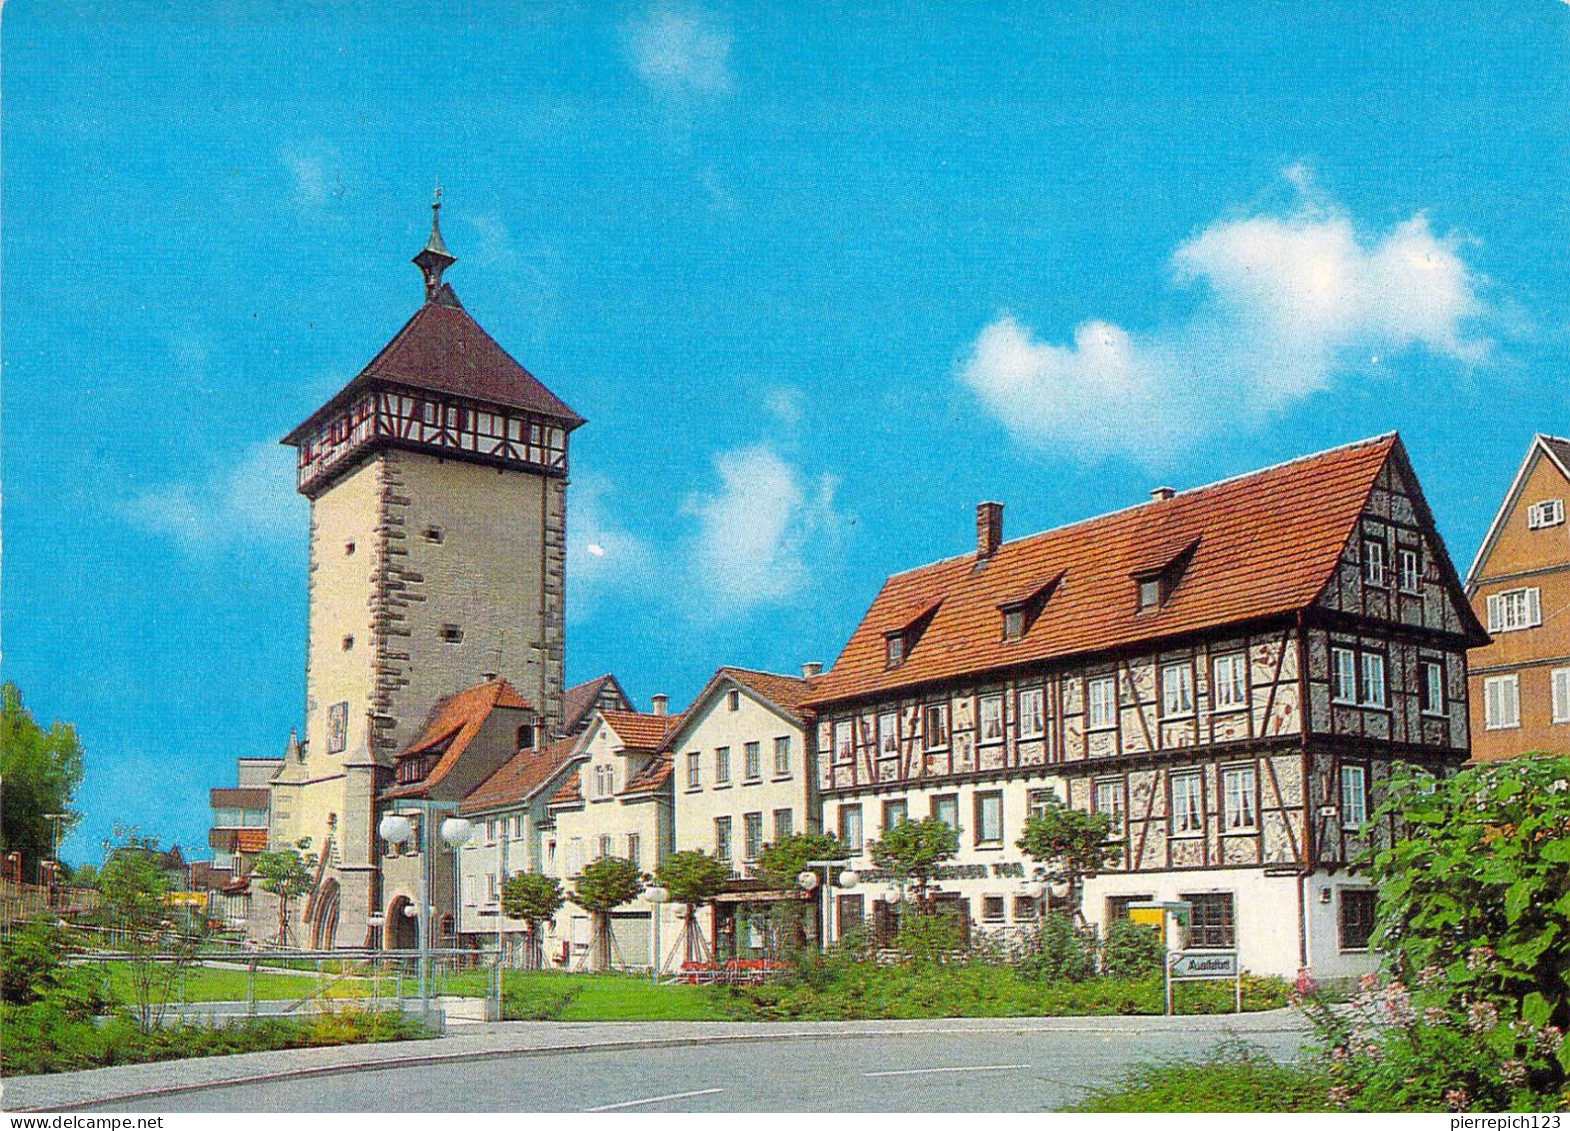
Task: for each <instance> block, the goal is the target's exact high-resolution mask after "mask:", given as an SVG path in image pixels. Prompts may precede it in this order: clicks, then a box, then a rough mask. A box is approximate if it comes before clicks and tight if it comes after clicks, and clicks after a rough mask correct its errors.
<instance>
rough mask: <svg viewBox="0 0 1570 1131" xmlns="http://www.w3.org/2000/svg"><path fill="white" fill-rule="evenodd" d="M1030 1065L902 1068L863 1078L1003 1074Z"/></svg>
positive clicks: (873, 1073)
mask: <svg viewBox="0 0 1570 1131" xmlns="http://www.w3.org/2000/svg"><path fill="white" fill-rule="evenodd" d="M1029 1067H1030V1065H1028V1064H972V1065H966V1066H964V1067H959V1068H900V1069H896V1070H895V1071H893V1072H863V1073H862V1075H863V1076H926V1075H928V1074H930V1073H933V1072H1003V1071H1005V1070H1007V1069H1010V1068H1029Z"/></svg>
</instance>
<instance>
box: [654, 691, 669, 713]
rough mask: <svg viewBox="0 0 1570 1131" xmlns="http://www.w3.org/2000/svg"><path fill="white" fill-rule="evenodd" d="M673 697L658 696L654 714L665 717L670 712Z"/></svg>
mask: <svg viewBox="0 0 1570 1131" xmlns="http://www.w3.org/2000/svg"><path fill="white" fill-rule="evenodd" d="M670 707H671V697H670V696H669V695H656V696H655V697H654V713H655V714H656V715H663V714H665V713H666V712H667V711H669V710H670Z"/></svg>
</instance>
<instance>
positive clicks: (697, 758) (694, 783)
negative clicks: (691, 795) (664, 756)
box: [687, 750, 703, 789]
mask: <svg viewBox="0 0 1570 1131" xmlns="http://www.w3.org/2000/svg"><path fill="white" fill-rule="evenodd" d="M702 786H703V755H702V754H700V753H699V752H698V751H696V750H689V751H688V752H687V788H688V789H700V788H702Z"/></svg>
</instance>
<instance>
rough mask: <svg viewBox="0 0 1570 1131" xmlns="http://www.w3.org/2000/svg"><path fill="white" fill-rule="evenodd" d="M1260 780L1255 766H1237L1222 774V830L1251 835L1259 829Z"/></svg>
mask: <svg viewBox="0 0 1570 1131" xmlns="http://www.w3.org/2000/svg"><path fill="white" fill-rule="evenodd" d="M1257 787H1258V779H1257V778H1256V776H1255V773H1254V767H1253V766H1235V767H1233V768H1232V769H1230V770H1223V771H1222V773H1221V830H1222V831H1223V832H1229V833H1251V832H1256V831H1257V830H1258V829H1259V812H1258V792H1257Z"/></svg>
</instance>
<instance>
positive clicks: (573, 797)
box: [542, 695, 682, 968]
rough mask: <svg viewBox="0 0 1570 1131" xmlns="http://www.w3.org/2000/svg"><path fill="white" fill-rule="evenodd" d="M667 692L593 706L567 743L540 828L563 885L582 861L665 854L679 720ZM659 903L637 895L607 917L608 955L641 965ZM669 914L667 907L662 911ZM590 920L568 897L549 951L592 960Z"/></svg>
mask: <svg viewBox="0 0 1570 1131" xmlns="http://www.w3.org/2000/svg"><path fill="white" fill-rule="evenodd" d="M666 702H667V700H666V698H665V696H663V695H657V696H655V697H654V711H653V713H651V714H642V713H639V712H634V711H599V712H596V714H595V715H594V717H593V719H592V721H591V722H590V723H589V726H588V729H586V730H585V731H584V732H583V735H582V736H581V737H580V738H579V739H578V743H577V746H576V748H575V749H574V751H573V755H572V759H573V766H572V768H571V769H570V770H569V771H568V772H567V773H566V774H565V775H564V778H563V782H562V785H561V786H560V787H559V788H558V789H557V790H556V792H555V793H554V794H552V796H551V798H550V801H549V803H548V805H547V811H548V814H549V822H550V824H549V825H548V826H547V828H546V829H545V830H544V832H543V833H542V841H543V844H544V853H545V867H544V869H543V870H544V871H545V872H546V873H547V874H550V875H554V876H556V877H558V878H559V879H561V881H562V886H563V887H564V888H566V889H567V890H568V891H571V889H572V882H573V880H574V879H576V878H577V877H578V875H579V874H581V873H582V871H583V869H584V866H585V865H587V864H590V863H592V862H593V861H595V860H598V859H600V858H602V857H606V856H616V857H620V858H622V859H624V860H630V861H632V863H633V864H634V865H636V866H637V867H638V868H640V869H641V870H642V871H644V872H645V873H652V872H654V871H655V869H657V868H658V867H659V864H660V861H661V860H663V859H664V858H665V857H666V856H667V855H669V854H670V851H671V844H672V840H673V835H674V834H673V828H674V826H673V820H672V799H671V776H672V773H671V772H672V758H671V754H670V751H669V749H668V748H667V746H666V739H667V737H668V736H669V735H670V734H671V732H672V731H673V730H675V729H676V728H677V727H678V726H679V725H680V724H681V721H682V716H681V715H670V714H667V713H666ZM658 911H659V908H657V907H655V906H654V905H653V904H650V903H648V902H647V901H646V900H644V899H642V898H641V897H640V898H639V899H637V900H635V901H633V902H632V903H630V904H628V905H627V906H625V907H623V908H621V909H620V910H618V911H616V912H615V913H613V915H612V917H611V938H612V943H611V947H610V952H611V962H612V963H613V964H614V965H617V966H623V967H628V968H635V967H644V968H647V967H648V966H649V964H650V961H651V956H652V953H653V951H652V946H653V916H654V914H656V913H657V912H658ZM667 914H668V912H667ZM592 942H593V924H592V922H591V920H590V917H589V915H588V913H587V912H586V911H584V910H583V909H582V908H580V907H578V906H577V905H576V904H573V903H569V904H568V905H567V906H566V907H565V908H563V909H562V912H561V914H560V915H558V916H557V921H556V925H555V929H554V930H553V932H552V934H551V935H549V936H548V937H547V957H548V958H549V959H550V960H551V961H552V962H553V963H554V964H556V965H568V966H572V967H573V968H579V967H581V966H583V965H585V964H586V963H589V962H592V961H593V957H592V955H591V954H590V949H591V943H592Z"/></svg>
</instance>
